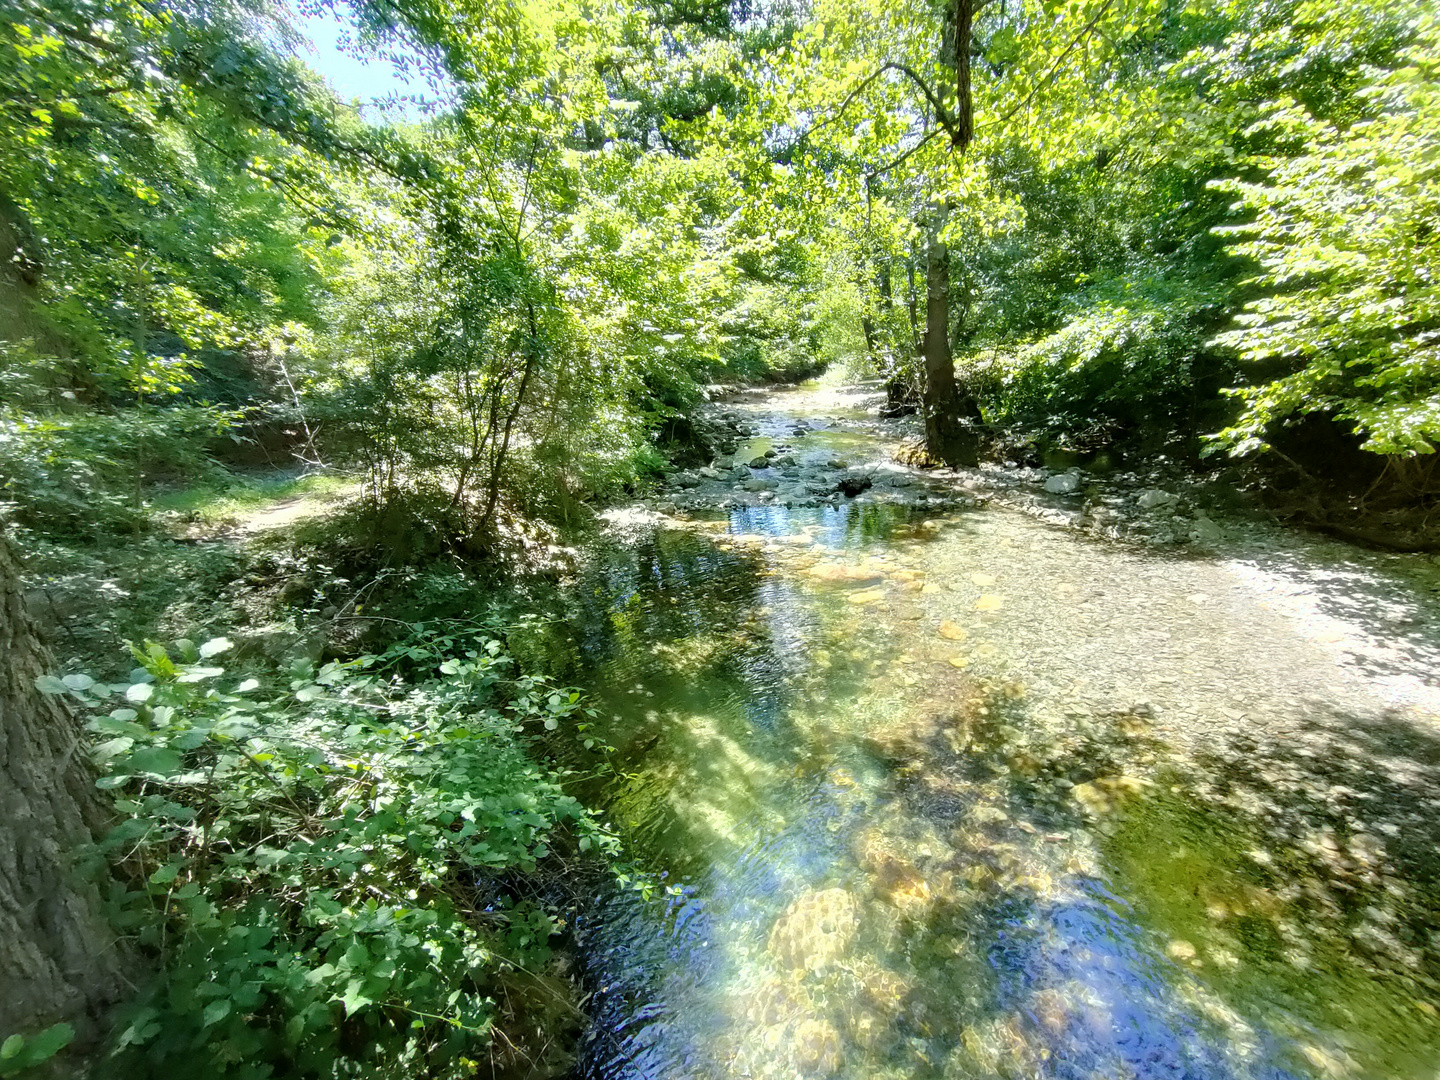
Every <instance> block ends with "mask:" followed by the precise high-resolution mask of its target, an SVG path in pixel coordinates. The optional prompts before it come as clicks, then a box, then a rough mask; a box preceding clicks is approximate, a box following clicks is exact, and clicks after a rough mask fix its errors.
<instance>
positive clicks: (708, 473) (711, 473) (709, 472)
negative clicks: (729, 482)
mask: <svg viewBox="0 0 1440 1080" xmlns="http://www.w3.org/2000/svg"><path fill="white" fill-rule="evenodd" d="M700 475H701V476H703V477H704V478H705V479H706V480H719V479H720V478H721V477H722V476H723V475H724V474H723V473H722V472H721V471H720V470H719V469H713V468H711V467H710V466H709V465H706V466H704V467H703V468H701V470H700Z"/></svg>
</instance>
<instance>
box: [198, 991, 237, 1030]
mask: <svg viewBox="0 0 1440 1080" xmlns="http://www.w3.org/2000/svg"><path fill="white" fill-rule="evenodd" d="M230 1007H231V1004H230V999H229V998H219V999H218V1000H216V1001H212V1002H210V1004H209V1005H206V1006H205V1011H204V1013H203V1014H202V1021H203V1023H204V1026H205V1027H210V1026H211V1025H212V1024H218V1023H219V1022H220V1021H221V1020H224V1019H225V1017H227V1016H229V1015H230Z"/></svg>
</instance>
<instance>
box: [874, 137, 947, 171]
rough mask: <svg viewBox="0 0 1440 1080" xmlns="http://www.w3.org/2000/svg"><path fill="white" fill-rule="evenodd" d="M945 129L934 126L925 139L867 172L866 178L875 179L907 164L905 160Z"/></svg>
mask: <svg viewBox="0 0 1440 1080" xmlns="http://www.w3.org/2000/svg"><path fill="white" fill-rule="evenodd" d="M944 130H945V129H944V128H938V127H937V128H933V129H932V130H931V132H930V134H929V135H926V136H925V137H924V138H923V139H921V140H920V141H919V142H918V143H916V144H915V145H914V146H912V147H911V148H910V149H909V150H906V151H905V152H904V153H903V154H901V155H900V156H899V157H897V158H896V159H895V160H894V161H891V162H887V163H886V164H884V165H880V166H878V167H876V168H874V169H872V170H871V171H870V172H868V173H866V174H865V179H866V180H874V179H875V178H876V177H877V176H879V175H880V174H881V173H887V172H889V171H890V170H891V169H898V168H899V167H900V166H901V165H903V164H905V162H907V161H909V160H910V158H912V157H914V156H915V155H916V154H918V153H919V152H920V150H921V149H922V148H923V147H924V146H925V144H926V143H928V142H929V141H930V140H931V139H933V138H935V136H936V135H939V134H940V133H941V132H942V131H944Z"/></svg>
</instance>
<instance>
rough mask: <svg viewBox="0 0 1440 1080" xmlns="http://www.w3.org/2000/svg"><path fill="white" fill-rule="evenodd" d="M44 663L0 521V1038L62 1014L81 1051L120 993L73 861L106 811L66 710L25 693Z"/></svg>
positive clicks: (116, 965) (95, 905)
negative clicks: (74, 1028)
mask: <svg viewBox="0 0 1440 1080" xmlns="http://www.w3.org/2000/svg"><path fill="white" fill-rule="evenodd" d="M48 667H49V662H48V656H47V654H46V652H45V650H44V648H43V647H42V646H41V644H40V642H39V641H38V640H37V638H36V635H35V628H34V624H33V623H32V622H31V620H30V616H29V613H28V612H27V611H26V608H25V598H24V592H23V590H22V588H21V584H20V574H19V566H18V564H17V561H16V559H15V555H14V552H13V550H12V549H11V548H10V546H9V543H8V542H7V540H6V538H5V535H4V531H3V523H0V1040H3V1039H4V1038H5V1037H7V1036H8V1035H10V1034H12V1033H17V1032H18V1033H34V1032H36V1031H39V1030H43V1029H44V1028H47V1027H49V1026H50V1025H52V1024H55V1023H58V1022H59V1021H62V1020H67V1021H69V1022H70V1023H72V1024H74V1025H75V1027H76V1029H77V1033H78V1038H77V1046H79V1047H82V1048H83V1047H84V1046H85V1045H86V1044H87V1043H89V1042H90V1041H91V1040H93V1038H94V1037H95V1036H96V1035H97V1034H98V1032H99V1030H100V1019H101V1017H102V1015H103V1013H104V1011H105V1009H106V1008H107V1007H108V1006H109V1005H110V1004H111V1003H112V1002H114V1001H116V1000H117V999H118V997H119V996H120V992H121V990H122V987H123V985H124V980H123V977H122V974H121V969H122V964H123V960H124V958H123V956H122V955H121V952H120V950H118V949H117V947H116V942H115V938H114V935H113V934H112V933H111V932H110V930H109V928H108V926H107V925H106V921H105V918H104V916H103V914H102V910H101V901H100V892H99V889H98V887H97V885H96V883H95V882H93V881H87V880H86V879H85V878H84V877H83V876H82V875H81V874H79V873H78V872H77V871H76V869H75V867H74V865H73V861H72V856H73V854H74V853H75V852H76V851H77V850H78V849H80V848H82V847H83V846H85V845H86V844H88V843H89V842H90V841H91V840H92V839H94V837H95V835H96V834H97V832H98V831H99V830H101V829H103V828H104V826H105V823H106V819H107V811H106V808H105V804H104V801H103V799H102V797H101V795H100V793H99V792H98V791H97V790H96V789H95V777H94V775H93V774H92V773H91V772H90V768H89V765H88V762H87V760H86V758H85V755H84V751H83V747H82V745H81V741H80V740H81V731H80V727H79V725H78V723H77V721H76V719H75V717H74V716H73V715H71V714H70V712H69V711H68V710H67V709H66V708H65V707H64V705H62V704H61V702H60V700H59V699H57V698H54V697H48V696H46V695H43V694H41V693H39V692H38V691H37V690H36V689H35V678H36V677H37V676H39V675H43V674H47V673H48Z"/></svg>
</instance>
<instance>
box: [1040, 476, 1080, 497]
mask: <svg viewBox="0 0 1440 1080" xmlns="http://www.w3.org/2000/svg"><path fill="white" fill-rule="evenodd" d="M1079 487H1080V474H1079V473H1074V472H1065V473H1057V474H1056V475H1054V476H1052V477H1050V478H1049V479H1048V480H1046V481H1045V490H1046V491H1048V492H1050V493H1051V494H1053V495H1069V494H1070V493H1071V492H1072V491H1077V490H1079Z"/></svg>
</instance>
